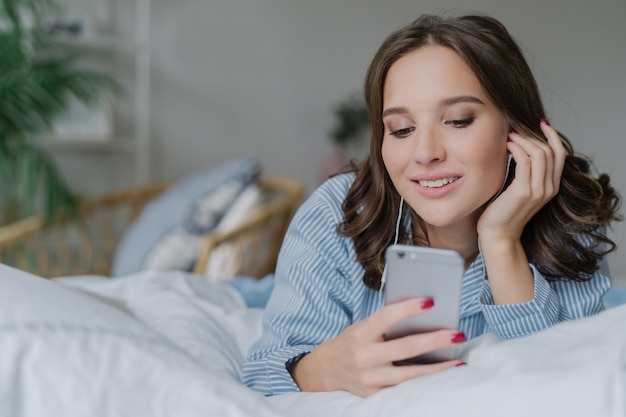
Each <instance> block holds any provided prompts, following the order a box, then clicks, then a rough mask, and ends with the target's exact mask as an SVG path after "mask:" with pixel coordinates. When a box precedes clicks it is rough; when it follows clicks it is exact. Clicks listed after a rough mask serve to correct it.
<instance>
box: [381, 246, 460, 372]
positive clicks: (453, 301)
mask: <svg viewBox="0 0 626 417" xmlns="http://www.w3.org/2000/svg"><path fill="white" fill-rule="evenodd" d="M386 257H387V258H386V259H387V272H386V273H387V281H386V283H385V304H390V303H394V302H398V301H402V300H405V299H407V298H410V297H430V298H432V299H433V300H434V302H435V305H434V306H433V307H432V308H431V309H430V310H429V311H427V312H426V313H424V314H421V315H419V316H415V317H411V318H408V319H406V320H403V321H401V322H400V323H398V324H396V325H395V326H393V327H392V328H391V329H390V330H389V331H388V332H387V333H386V335H385V338H386V339H387V340H389V339H395V338H398V337H404V336H407V335H409V334H415V333H425V332H431V331H434V330H439V329H458V326H459V307H460V301H461V287H462V281H463V274H464V272H465V261H464V259H463V257H462V256H461V254H460V253H458V252H457V251H454V250H449V249H437V248H428V247H420V246H408V245H391V246H389V248H387V251H386ZM456 350H457V349H456V348H446V349H440V350H436V351H433V352H429V353H426V354H424V355H420V356H417V357H415V358H407V360H406V361H402V363H399V364H404V363H413V364H414V363H436V362H441V361H446V360H451V359H455V358H456Z"/></svg>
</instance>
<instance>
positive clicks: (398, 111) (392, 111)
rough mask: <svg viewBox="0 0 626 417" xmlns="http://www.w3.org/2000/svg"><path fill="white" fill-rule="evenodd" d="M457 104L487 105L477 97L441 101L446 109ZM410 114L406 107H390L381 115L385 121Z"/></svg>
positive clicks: (460, 97)
mask: <svg viewBox="0 0 626 417" xmlns="http://www.w3.org/2000/svg"><path fill="white" fill-rule="evenodd" d="M457 103H476V104H480V105H483V106H484V105H485V103H484V102H483V101H482V100H481V99H479V98H478V97H475V96H454V97H450V98H446V99H444V100H442V101H441V105H442V106H444V107H445V106H451V105H453V104H457ZM408 112H409V110H408V109H407V108H406V107H390V108H388V109H385V110H384V111H383V114H382V115H381V117H382V118H383V119H384V118H385V117H387V116H390V115H392V114H406V113H408Z"/></svg>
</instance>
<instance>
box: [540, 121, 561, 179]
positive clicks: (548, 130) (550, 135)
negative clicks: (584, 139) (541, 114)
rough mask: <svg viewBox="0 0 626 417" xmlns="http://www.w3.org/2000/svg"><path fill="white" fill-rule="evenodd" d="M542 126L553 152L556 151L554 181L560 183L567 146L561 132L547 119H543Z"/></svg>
mask: <svg viewBox="0 0 626 417" xmlns="http://www.w3.org/2000/svg"><path fill="white" fill-rule="evenodd" d="M540 126H541V130H542V131H543V134H544V135H545V136H546V138H547V139H548V144H549V145H550V147H551V148H552V152H553V153H554V169H553V182H554V183H555V184H560V182H561V175H562V174H563V167H564V166H565V157H566V156H567V151H566V150H565V146H563V142H562V141H561V137H560V136H559V133H558V132H557V131H556V130H554V129H553V128H552V126H550V123H549V122H548V121H547V120H544V119H542V120H541V123H540ZM557 191H558V188H557Z"/></svg>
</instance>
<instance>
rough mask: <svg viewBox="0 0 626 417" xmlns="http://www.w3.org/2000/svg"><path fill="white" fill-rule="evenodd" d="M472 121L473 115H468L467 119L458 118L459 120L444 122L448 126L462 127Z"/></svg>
mask: <svg viewBox="0 0 626 417" xmlns="http://www.w3.org/2000/svg"><path fill="white" fill-rule="evenodd" d="M472 122H474V117H468V118H467V119H459V120H446V121H445V122H444V123H445V124H446V125H448V126H452V127H455V128H457V129H463V128H464V127H467V126H469V125H471V124H472Z"/></svg>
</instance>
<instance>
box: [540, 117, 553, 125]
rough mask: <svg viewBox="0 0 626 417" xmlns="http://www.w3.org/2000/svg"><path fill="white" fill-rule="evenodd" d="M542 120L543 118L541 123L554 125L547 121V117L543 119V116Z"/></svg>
mask: <svg viewBox="0 0 626 417" xmlns="http://www.w3.org/2000/svg"><path fill="white" fill-rule="evenodd" d="M540 120H541V123H543V124H544V125H546V126H552V125H551V124H550V122H549V121H547V120H546V119H543V118H542V119H540Z"/></svg>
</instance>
